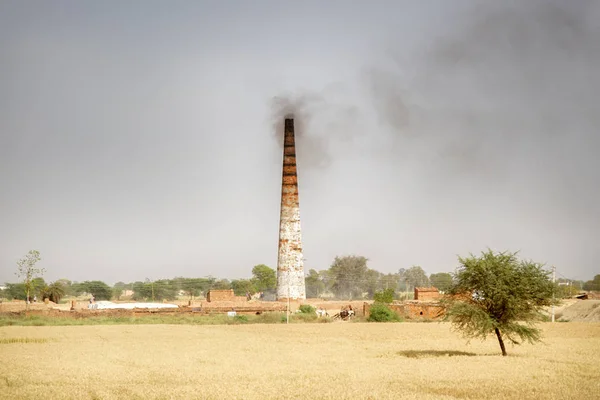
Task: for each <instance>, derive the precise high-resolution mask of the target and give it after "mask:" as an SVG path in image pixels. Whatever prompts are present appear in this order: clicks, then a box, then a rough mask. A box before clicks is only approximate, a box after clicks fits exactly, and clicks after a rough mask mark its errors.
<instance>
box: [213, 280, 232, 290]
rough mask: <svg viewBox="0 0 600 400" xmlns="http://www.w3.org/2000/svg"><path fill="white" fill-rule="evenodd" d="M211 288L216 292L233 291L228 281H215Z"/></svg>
mask: <svg viewBox="0 0 600 400" xmlns="http://www.w3.org/2000/svg"><path fill="white" fill-rule="evenodd" d="M210 288H211V289H215V290H226V289H231V282H229V280H227V279H219V280H215V281H213V284H212V285H211V287H210Z"/></svg>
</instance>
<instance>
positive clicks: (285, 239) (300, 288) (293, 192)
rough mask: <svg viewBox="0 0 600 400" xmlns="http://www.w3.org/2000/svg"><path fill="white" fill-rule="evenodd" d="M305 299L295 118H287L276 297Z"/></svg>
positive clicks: (279, 298)
mask: <svg viewBox="0 0 600 400" xmlns="http://www.w3.org/2000/svg"><path fill="white" fill-rule="evenodd" d="M288 298H289V299H295V300H296V299H300V300H304V299H306V290H305V285H304V264H303V257H302V235H301V232H300V202H299V197H298V174H297V169H296V140H295V135H294V120H293V118H286V119H285V129H284V141H283V177H282V184H281V215H280V222H279V256H278V258H277V300H286V299H288Z"/></svg>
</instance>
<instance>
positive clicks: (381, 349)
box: [0, 322, 600, 399]
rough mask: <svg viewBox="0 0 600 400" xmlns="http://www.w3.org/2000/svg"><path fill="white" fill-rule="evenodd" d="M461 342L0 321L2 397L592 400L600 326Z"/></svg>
mask: <svg viewBox="0 0 600 400" xmlns="http://www.w3.org/2000/svg"><path fill="white" fill-rule="evenodd" d="M542 327H543V330H544V343H540V344H537V345H529V344H524V345H522V346H514V347H513V346H508V349H507V350H508V352H509V356H508V357H502V356H501V355H500V352H499V347H498V343H497V341H495V339H494V338H490V339H488V340H487V341H483V342H482V341H472V342H471V343H470V344H467V343H466V341H465V340H463V339H462V338H461V337H460V336H458V334H456V333H454V332H452V331H451V329H450V325H449V324H446V323H387V324H386V323H363V322H334V323H329V324H290V325H285V324H252V325H244V324H242V325H100V326H5V327H1V328H0V398H2V399H40V398H48V399H118V398H123V399H342V398H346V399H350V398H351V399H413V398H414V399H417V398H418V399H480V398H485V399H568V398H586V399H592V398H596V399H597V398H600V395H599V393H600V323H593V322H592V323H576V322H569V323H554V324H552V323H545V324H542Z"/></svg>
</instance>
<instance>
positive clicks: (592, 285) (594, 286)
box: [583, 275, 600, 291]
mask: <svg viewBox="0 0 600 400" xmlns="http://www.w3.org/2000/svg"><path fill="white" fill-rule="evenodd" d="M583 290H590V291H600V275H596V276H594V279H592V280H591V281H587V282H585V283H584V284H583Z"/></svg>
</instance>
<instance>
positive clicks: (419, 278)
mask: <svg viewBox="0 0 600 400" xmlns="http://www.w3.org/2000/svg"><path fill="white" fill-rule="evenodd" d="M402 272H403V273H402V278H401V279H402V280H403V281H404V282H405V283H406V285H408V287H409V288H410V289H414V288H415V287H428V286H430V282H429V278H428V277H427V274H425V271H423V268H421V267H419V266H412V267H410V268H409V269H407V270H404V271H402Z"/></svg>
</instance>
